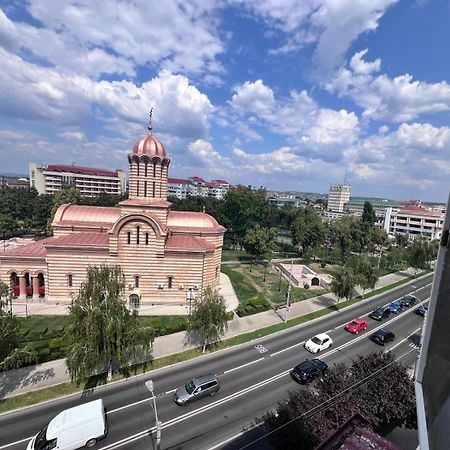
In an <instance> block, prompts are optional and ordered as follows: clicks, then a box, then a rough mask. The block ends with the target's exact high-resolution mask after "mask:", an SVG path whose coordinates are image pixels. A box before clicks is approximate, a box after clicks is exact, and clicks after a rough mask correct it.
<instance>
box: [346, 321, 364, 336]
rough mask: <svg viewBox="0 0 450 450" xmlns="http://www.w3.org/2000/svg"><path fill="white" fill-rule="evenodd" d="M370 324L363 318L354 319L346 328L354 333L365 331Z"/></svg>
mask: <svg viewBox="0 0 450 450" xmlns="http://www.w3.org/2000/svg"><path fill="white" fill-rule="evenodd" d="M368 326H369V323H368V322H367V321H366V320H363V319H353V320H352V321H351V322H349V323H348V324H347V325H345V329H346V330H347V331H349V332H350V333H353V334H358V333H359V332H360V331H364V330H366V329H367V327H368Z"/></svg>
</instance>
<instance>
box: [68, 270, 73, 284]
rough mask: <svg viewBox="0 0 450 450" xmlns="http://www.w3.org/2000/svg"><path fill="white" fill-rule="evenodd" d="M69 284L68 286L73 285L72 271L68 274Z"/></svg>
mask: <svg viewBox="0 0 450 450" xmlns="http://www.w3.org/2000/svg"><path fill="white" fill-rule="evenodd" d="M67 286H68V287H72V286H73V276H72V275H71V274H70V273H69V275H67Z"/></svg>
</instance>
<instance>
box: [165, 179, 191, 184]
mask: <svg viewBox="0 0 450 450" xmlns="http://www.w3.org/2000/svg"><path fill="white" fill-rule="evenodd" d="M167 182H168V183H174V184H189V181H188V180H183V179H182V178H167Z"/></svg>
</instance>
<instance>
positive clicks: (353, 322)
mask: <svg viewBox="0 0 450 450" xmlns="http://www.w3.org/2000/svg"><path fill="white" fill-rule="evenodd" d="M350 325H353V326H354V327H359V323H358V322H357V321H356V320H352V321H351V322H350Z"/></svg>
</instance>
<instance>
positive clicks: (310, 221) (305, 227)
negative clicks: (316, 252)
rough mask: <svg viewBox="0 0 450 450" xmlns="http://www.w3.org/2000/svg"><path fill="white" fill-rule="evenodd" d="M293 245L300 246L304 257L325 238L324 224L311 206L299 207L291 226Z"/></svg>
mask: <svg viewBox="0 0 450 450" xmlns="http://www.w3.org/2000/svg"><path fill="white" fill-rule="evenodd" d="M291 232H292V241H293V244H294V246H298V247H301V249H302V254H303V256H304V257H305V256H306V255H307V254H308V251H309V250H310V249H311V248H313V247H316V246H318V245H319V244H322V243H323V241H324V239H325V226H324V224H323V221H322V219H321V217H320V216H319V214H317V213H316V211H314V210H313V209H311V208H304V209H299V210H298V213H297V217H296V218H295V220H294V222H293V224H292V227H291Z"/></svg>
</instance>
